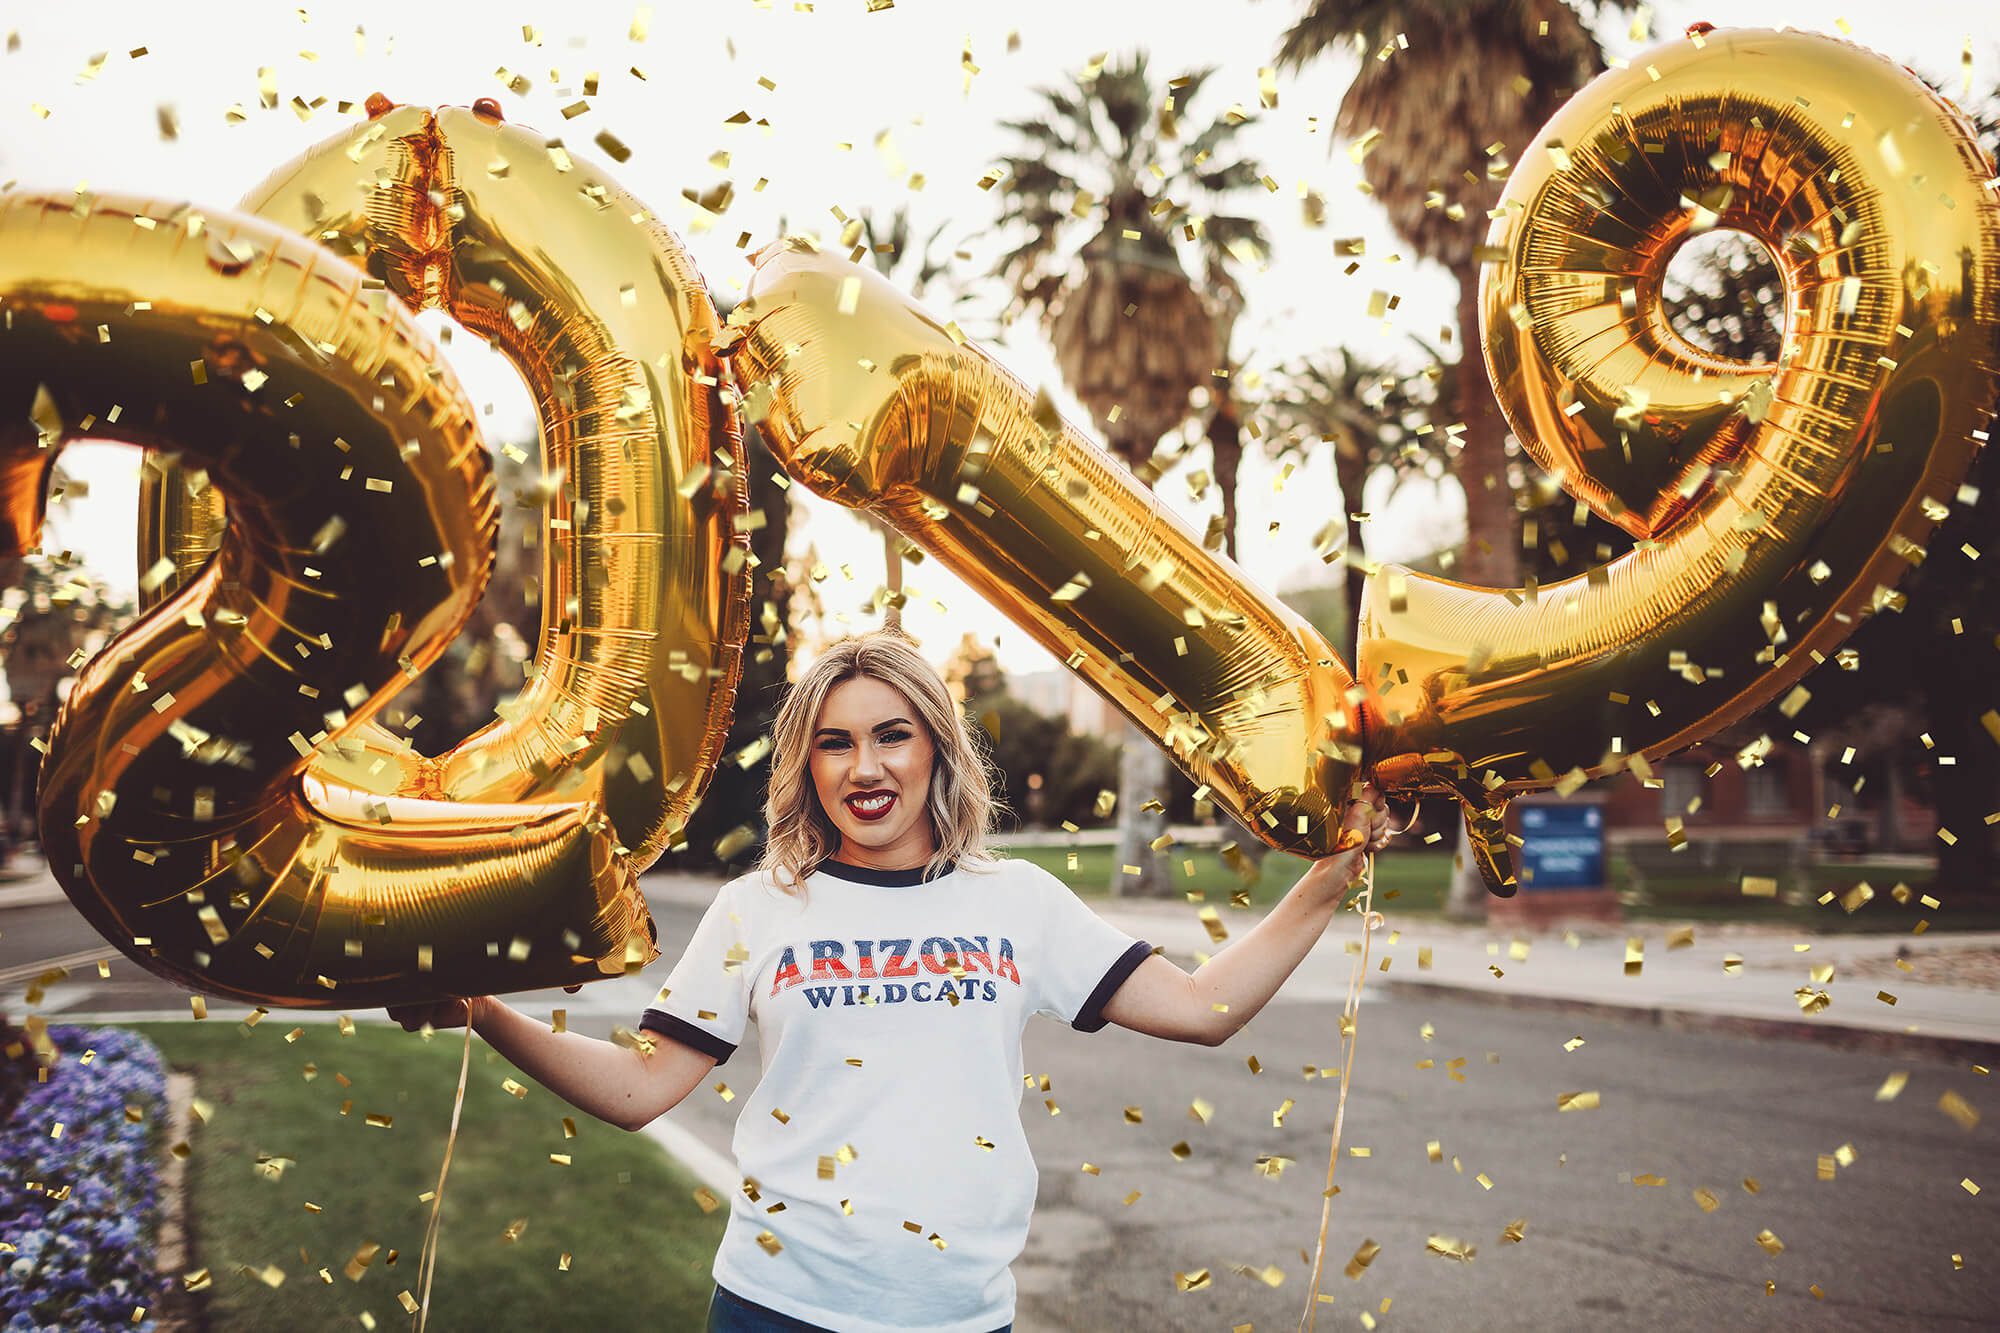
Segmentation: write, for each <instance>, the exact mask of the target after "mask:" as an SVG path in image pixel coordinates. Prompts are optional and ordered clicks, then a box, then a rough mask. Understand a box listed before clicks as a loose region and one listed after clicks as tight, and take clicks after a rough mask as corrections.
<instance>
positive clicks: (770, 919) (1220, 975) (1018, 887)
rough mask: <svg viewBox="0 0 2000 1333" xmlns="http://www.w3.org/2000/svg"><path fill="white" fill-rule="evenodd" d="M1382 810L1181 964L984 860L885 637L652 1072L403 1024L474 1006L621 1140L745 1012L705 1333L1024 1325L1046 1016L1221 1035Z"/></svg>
mask: <svg viewBox="0 0 2000 1333" xmlns="http://www.w3.org/2000/svg"><path fill="white" fill-rule="evenodd" d="M1363 795H1364V797H1365V799H1363V800H1357V801H1354V802H1352V803H1351V804H1350V805H1349V807H1348V809H1347V811H1346V819H1345V823H1346V824H1347V825H1348V826H1349V827H1352V828H1356V829H1359V830H1362V831H1363V833H1364V834H1365V835H1366V842H1365V844H1364V848H1357V849H1356V850H1354V851H1352V852H1348V853H1344V854H1342V855H1339V856H1333V857H1328V858H1325V859H1323V860H1320V861H1316V862H1314V863H1313V865H1312V866H1311V868H1310V869H1308V870H1307V871H1306V873H1305V875H1304V876H1303V877H1302V878H1301V879H1300V880H1299V881H1298V883H1297V884H1295V885H1294V886H1293V887H1292V889H1291V891H1290V892H1289V893H1288V894H1287V895H1286V897H1285V899H1284V901H1283V902H1281V903H1280V904H1279V905H1278V906H1277V907H1276V908H1274V909H1273V910H1272V911H1271V912H1270V913H1269V914H1268V915H1267V916H1266V917H1265V918H1264V920H1263V921H1262V922H1260V923H1259V924H1258V925H1257V926H1256V928H1255V929H1253V930H1251V931H1250V933H1249V934H1247V935H1246V936H1244V937H1243V938H1242V939H1240V940H1238V941H1236V942H1235V943H1233V944H1231V945H1230V946H1229V947H1228V948H1227V949H1225V950H1223V951H1222V952H1221V953H1219V954H1217V955H1216V956H1215V957H1214V958H1212V959H1210V960H1209V961H1208V962H1207V963H1205V964H1203V965H1202V966H1201V967H1200V968H1199V969H1198V970H1196V971H1195V973H1194V974H1193V975H1189V974H1188V973H1187V972H1185V971H1183V970H1182V969H1181V968H1179V967H1178V966H1176V965H1175V964H1174V963H1172V962H1171V961H1169V960H1168V959H1167V958H1165V957H1164V956H1161V955H1159V954H1156V953H1155V952H1154V951H1153V948H1152V946H1151V945H1149V944H1148V943H1147V942H1146V941H1144V940H1138V939H1134V938H1132V937H1131V936H1129V935H1127V934H1126V933H1125V932H1124V931H1122V930H1120V929H1119V928H1118V927H1116V926H1114V925H1112V924H1110V923H1109V922H1107V921H1105V920H1104V919H1103V918H1101V917H1099V916H1097V915H1096V914H1095V913H1094V912H1092V911H1091V910H1090V908H1089V907H1087V906H1086V905H1085V904H1084V903H1083V902H1082V901H1080V900H1079V899H1078V898H1077V897H1076V895H1075V894H1073V893H1072V892H1070V890H1069V889H1068V887H1066V886H1065V885H1064V884H1063V883H1062V882H1061V881H1060V880H1058V879H1056V878H1055V877H1054V876H1053V875H1051V874H1049V873H1048V872H1047V871H1045V870H1042V869H1040V868H1038V867H1036V866H1035V865H1033V864H1031V863H1029V862H1026V861H1017V860H1011V859H999V858H996V857H995V856H993V855H992V854H991V853H990V852H989V851H988V850H987V849H986V846H985V838H986V836H987V829H988V823H989V819H990V816H991V814H992V810H993V804H994V802H993V797H992V795H991V788H990V786H989V782H988V777H987V767H986V762H985V759H984V758H983V756H982V751H981V749H980V748H979V745H978V744H977V743H976V742H975V739H974V730H973V728H972V727H971V726H969V725H968V723H967V720H966V717H965V715H964V713H963V712H962V710H961V709H960V708H959V707H958V706H957V705H956V704H955V703H954V702H953V700H952V698H951V695H950V693H949V692H948V691H947V689H946V688H945V683H944V681H943V680H942V679H941V678H940V677H939V675H938V673H937V671H936V670H935V669H934V668H932V666H931V665H930V663H929V662H927V661H926V660H925V659H924V658H923V657H922V656H921V655H920V654H919V653H918V652H917V651H916V649H915V648H914V647H913V646H912V645H911V644H910V643H909V642H908V641H907V640H905V639H903V638H901V637H900V636H898V635H896V634H894V633H887V632H884V633H874V634H867V635H863V636H860V637H858V638H850V639H845V640H842V641H841V642H838V643H836V644H834V645H833V646H832V647H831V648H829V649H828V650H827V651H826V653H825V654H824V655H823V656H821V657H820V658H818V659H817V660H816V661H815V662H813V664H812V665H811V666H810V667H809V668H807V670H806V671H805V673H804V675H803V677H802V678H801V679H800V680H799V681H798V683H797V684H796V685H795V686H794V687H793V688H792V690H791V692H790V694H789V695H788V696H787V698H786V700H785V702H784V704H783V705H782V706H781V708H780V710H779V713H778V718H777V722H776V725H775V726H774V728H773V732H772V764H771V780H770V788H769V793H768V798H767V801H766V805H765V812H766V819H767V822H768V824H769V830H770V831H769V835H768V838H767V840H766V844H765V848H764V854H763V858H762V860H761V861H760V863H759V864H758V866H757V868H756V869H755V870H754V871H752V872H751V873H749V874H746V875H742V876H740V877H738V878H736V879H733V880H731V881H730V882H728V883H727V884H724V885H723V886H722V888H721V889H720V890H719V891H718V892H717V894H716V897H715V901H714V902H713V903H712V904H711V905H710V906H709V908H708V911H707V914H706V915H705V916H704V917H703V918H702V921H701V924H700V925H699V926H698V927H697V928H696V930H695V932H694V936H693V938H692V939H690V940H689V941H688V945H687V948H686V950H685V951H684V952H683V953H682V955H681V958H680V961H679V962H678V963H677V964H675V966H674V969H673V971H672V973H671V974H670V975H669V976H668V978H667V983H666V985H665V987H664V988H662V990H661V991H660V994H659V998H658V999H657V1001H656V1002H655V1006H654V1007H652V1008H649V1009H647V1010H646V1012H645V1014H644V1016H643V1017H642V1019H641V1020H640V1027H641V1028H642V1029H644V1030H646V1031H647V1032H649V1033H651V1034H652V1035H653V1037H654V1039H655V1046H654V1049H653V1050H652V1051H651V1052H650V1053H642V1052H639V1051H634V1050H631V1049H628V1048H626V1047H623V1046H618V1045H614V1044H612V1043H611V1042H608V1041H600V1040H597V1039H594V1038H590V1037H585V1036H581V1035H579V1034H576V1033H556V1032H551V1031H550V1030H549V1026H548V1024H546V1023H543V1022H540V1021H538V1020H536V1019H532V1018H529V1017H528V1016H527V1015H525V1014H522V1013H520V1012H518V1011H516V1010H514V1009H511V1008H509V1007H508V1006H506V1005H505V1004H502V1003H501V1002H499V1001H498V1000H495V999H492V998H491V997H480V998H476V999H473V1000H470V1001H464V1002H458V1001H454V1002H451V1003H449V1004H445V1005H439V1006H435V1007H424V1008H418V1009H412V1010H401V1009H399V1010H392V1011H391V1015H392V1017H396V1018H398V1019H400V1020H401V1021H402V1022H403V1025H404V1026H405V1027H408V1028H412V1029H414V1028H417V1027H420V1026H421V1025H422V1023H423V1022H424V1021H426V1020H428V1021H430V1022H432V1023H433V1024H434V1025H436V1026H440V1027H443V1026H458V1025H459V1024H462V1023H463V1022H464V1021H465V1016H466V1014H467V1012H468V1011H469V1012H470V1015H471V1020H472V1025H473V1028H474V1030H475V1031H477V1032H478V1033H479V1035H480V1036H482V1037H484V1038H485V1039H486V1040H487V1041H488V1042H489V1043H491V1044H492V1045H493V1046H494V1048H495V1049H497V1050H498V1051H499V1052H500V1053H501V1054H502V1055H505V1056H506V1057H507V1058H508V1059H509V1060H512V1061H513V1062H514V1063H515V1064H516V1065H517V1066H519V1067H520V1068H521V1069H522V1070H524V1071H526V1072H527V1073H528V1074H530V1075H532V1076H534V1077H535V1078H536V1079H538V1080H540V1081H541V1082H542V1083H543V1085H544V1086H546V1087H548V1088H549V1089H550V1090H551V1091H553V1092H555V1093H556V1094H557V1095H559V1096H561V1097H563V1098H564V1099H565V1100H567V1101H569V1102H571V1103H572V1104H573V1105H575V1106H576V1107H577V1108H578V1109H579V1110H582V1111H585V1112H587V1113H588V1114H590V1115H594V1116H597V1117H598V1118H600V1119H602V1120H606V1121H609V1122H610V1123H612V1124H615V1125H620V1126H623V1127H624V1128H626V1129H631V1130H637V1129H640V1128H642V1127H644V1126H645V1125H646V1124H647V1123H648V1122H650V1121H651V1120H652V1119H653V1118H654V1117H656V1116H658V1115H661V1114H663V1113H664V1112H666V1111H668V1110H670V1109H671V1108H673V1107H674V1106H676V1105H678V1104H679V1103H680V1101H681V1099H682V1098H683V1097H686V1096H687V1095H688V1093H689V1092H691V1091H692V1090H693V1089H695V1088H697V1087H700V1086H701V1085H702V1084H703V1083H704V1081H705V1080H706V1079H707V1078H708V1076H709V1071H710V1070H712V1069H713V1068H714V1067H715V1066H716V1065H717V1064H720V1063H722V1062H724V1061H727V1060H728V1059H729V1058H730V1056H731V1055H732V1054H734V1053H735V1051H736V1048H737V1045H738V1043H739V1042H741V1041H742V1039H743V1036H744V1032H745V1028H746V1027H747V1026H748V1025H749V1024H750V1023H752V1022H754V1023H755V1024H756V1025H757V1031H758V1043H759V1049H760V1050H761V1053H762V1058H763V1069H762V1072H761V1075H760V1076H759V1078H758V1082H757V1086H756V1088H755V1089H754V1091H752V1092H750V1093H749V1094H747V1095H745V1096H744V1097H743V1098H742V1101H743V1107H742V1110H741V1113H740V1116H739V1119H738V1120H737V1125H736V1134H735V1141H734V1145H733V1146H734V1150H735V1155H736V1159H737V1165H738V1168H739V1169H740V1170H741V1172H742V1174H743V1177H744V1181H745V1185H744V1188H743V1189H740V1190H738V1191H737V1192H736V1194H735V1195H734V1196H733V1197H732V1199H731V1208H730V1217H729V1225H728V1229H727V1231H726V1233H725V1235H724V1237H723V1241H722V1247H721V1249H720V1250H719V1251H718V1252H717V1254H716V1257H715V1265H714V1269H713V1274H714V1277H715V1281H716V1290H715V1293H714V1295H713V1298H712V1300H711V1304H710V1307H709V1313H708V1330H709V1333H764V1331H766V1330H779V1329H784V1330H814V1329H821V1330H835V1331H836V1333H860V1331H861V1330H876V1329H885V1328H888V1329H925V1330H934V1331H937V1333H993V1331H994V1330H1000V1333H1007V1330H1009V1329H1011V1328H1012V1327H1013V1318H1014V1279H1013V1275H1012V1273H1011V1272H1010V1271H1009V1267H1008V1266H1009V1264H1011V1263H1012V1262H1013V1260H1014V1259H1015V1257H1016V1256H1017V1255H1019V1254H1020V1253H1021V1250H1022V1247H1023V1246H1024V1244H1025V1243H1026V1240H1027V1234H1028V1221H1029V1216H1030V1214H1031V1212H1032V1211H1033V1208H1034V1203H1035V1185H1036V1171H1035V1162H1034V1158H1033V1157H1032V1156H1031V1155H1030V1153H1029V1150H1028V1143H1027V1139H1026V1136H1025V1134H1024V1133H1023V1131H1022V1127H1021V1118H1020V1104H1021V1095H1022V1089H1023V1082H1022V1069H1021V1064H1022V1058H1021V1033H1022V1029H1023V1028H1024V1027H1025V1026H1026V1024H1027V1021H1028V1018H1029V1017H1030V1016H1031V1015H1033V1014H1038V1013H1039V1014H1045V1015H1047V1016H1049V1017H1051V1018H1054V1019H1056V1020H1058V1021H1060V1022H1063V1023H1067V1024H1069V1025H1070V1026H1071V1027H1073V1028H1075V1029H1077V1030H1078V1031H1081V1032H1095V1031H1098V1030H1099V1029H1101V1028H1103V1027H1104V1026H1105V1025H1106V1024H1107V1023H1115V1024H1117V1025H1118V1026H1120V1027H1124V1028H1129V1029H1131V1030H1132V1031H1134V1032H1143V1033H1146V1034H1148V1035H1149V1036H1154V1037H1160V1038H1164V1039H1166V1040H1169V1041H1185V1042H1194V1043H1197V1044H1199V1045H1203V1046H1217V1045H1220V1044H1221V1043H1222V1042H1224V1041H1226V1040H1227V1039H1228V1038H1229V1036H1230V1035H1231V1034H1232V1033H1234V1032H1235V1031H1236V1030H1237V1029H1239V1028H1241V1027H1242V1026H1243V1025H1244V1024H1245V1023H1246V1022H1248V1021H1249V1020H1250V1019H1251V1018H1252V1017H1254V1016H1255V1015H1256V1013H1257V1012H1258V1010H1260V1009H1262V1008H1263V1007H1264V1004H1265V1002H1266V1001H1268V1000H1269V999H1270V998H1271V996H1272V995H1273V994H1275V993H1276V992H1277V990H1278V987H1279V986H1280V985H1282V984H1283V983H1284V981H1285V979H1286V978H1287V977H1289V976H1290V975H1291V973H1292V971H1293V969H1294V968H1296V967H1297V966H1298V965H1299V962H1300V960H1301V959H1303V958H1304V957H1305V955H1306V952H1307V950H1309V949H1310V948H1311V947H1312V945H1313V942H1314V941H1315V940H1317V939H1318V938H1319V936H1320V933H1321V931H1323V930H1324V929H1325V928H1326V926H1327V923H1328V922H1330V921H1331V920H1332V919H1333V915H1334V911H1335V908H1336V906H1337V905H1338V903H1339V901H1340V899H1341V896H1342V894H1343V892H1344V891H1345V889H1346V887H1347V885H1348V883H1349V882H1350V881H1351V880H1352V879H1353V878H1354V876H1355V874H1356V873H1357V871H1358V869H1359V866H1360V861H1361V857H1362V854H1363V850H1364V849H1365V850H1371V851H1372V850H1375V849H1377V848H1380V847H1381V846H1383V845H1384V844H1385V843H1386V841H1387V838H1388V831H1387V817H1386V813H1385V811H1384V810H1383V808H1382V805H1381V801H1380V799H1379V797H1378V796H1377V795H1376V794H1375V793H1374V791H1373V789H1372V788H1364V790H1363ZM829 1168H830V1169H829ZM780 1202H782V1203H783V1204H784V1209H783V1211H780V1212H773V1211H771V1208H772V1205H773V1204H774V1203H780ZM909 1221H916V1222H917V1223H918V1224H919V1226H920V1228H921V1234H912V1233H911V1232H910V1230H908V1229H907V1228H906V1226H905V1223H906V1222H909ZM932 1236H936V1237H939V1238H941V1239H942V1240H943V1241H944V1242H945V1243H944V1245H943V1246H935V1245H933V1244H931V1243H927V1242H928V1239H929V1237H932Z"/></svg>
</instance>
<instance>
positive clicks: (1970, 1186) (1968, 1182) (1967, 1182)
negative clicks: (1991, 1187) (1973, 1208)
mask: <svg viewBox="0 0 2000 1333" xmlns="http://www.w3.org/2000/svg"><path fill="white" fill-rule="evenodd" d="M1958 1187H1959V1188H1960V1189H1962V1190H1964V1191H1965V1192H1966V1193H1967V1194H1970V1195H1973V1196H1974V1197H1977V1196H1978V1194H1979V1186H1978V1185H1976V1184H1974V1183H1973V1180H1972V1177H1971V1176H1967V1177H1966V1178H1965V1179H1963V1180H1961V1181H1959V1182H1958Z"/></svg>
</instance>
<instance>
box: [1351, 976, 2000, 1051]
mask: <svg viewBox="0 0 2000 1333" xmlns="http://www.w3.org/2000/svg"><path fill="white" fill-rule="evenodd" d="M1388 985H1389V991H1390V993H1391V994H1395V995H1406V996H1410V997H1412V998H1418V999H1469V1000H1471V1001H1473V1002H1474V1003H1476V1004H1498V1005H1505V1006H1507V1007H1509V1008H1513V1009H1541V1010H1547V1011H1551V1012H1559V1013H1571V1014H1583V1015H1587V1016H1589V1017H1591V1018H1604V1019H1611V1020H1613V1021H1622V1022H1626V1023H1638V1024H1642V1025H1644V1026H1647V1027H1659V1028H1666V1029H1669V1030H1671V1031H1677V1032H1720V1033H1725V1034H1727V1035H1730V1036H1736V1037H1766V1038H1771V1039H1774V1040H1779V1041H1804V1042H1812V1043H1815V1044H1818V1045H1823V1046H1830V1047H1833V1048H1835V1049H1837V1050H1848V1051H1873V1052H1877V1053H1879V1054H1883V1055H1921V1056H1928V1057H1930V1058H1933V1059H1937V1060H1946V1061H1953V1062H1970V1063H1976V1064H1983V1065H1986V1066H1988V1067H1989V1068H1990V1067H1991V1066H1992V1065H1993V1064H1995V1063H1996V1062H2000V1040H1994V1039H1990V1038H1983V1037H1947V1036H1941V1035H1938V1034H1935V1033H1927V1032H1893V1031H1890V1030H1889V1029H1887V1028H1863V1027H1854V1026H1852V1025H1850V1024H1845V1023H1800V1022H1795V1021H1793V1020H1790V1019H1783V1018H1757V1017H1753V1016H1750V1015H1747V1014H1722V1013H1714V1012H1711V1011H1709V1010H1705V1009H1674V1008H1668V1007H1646V1006H1641V1005H1630V1004H1608V1003H1605V1002H1604V1001H1601V1000H1582V999H1571V998H1569V997H1568V996H1562V995H1534V994H1526V993H1522V992H1519V991H1484V990H1476V989H1473V988H1472V987H1469V986H1453V985H1450V984H1449V983H1445V982H1435V981H1391V982H1389V983H1388Z"/></svg>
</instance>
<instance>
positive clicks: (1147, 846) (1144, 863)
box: [1111, 722, 1261, 898]
mask: <svg viewBox="0 0 2000 1333" xmlns="http://www.w3.org/2000/svg"><path fill="white" fill-rule="evenodd" d="M1169 767H1170V766H1169V764H1168V761H1167V752H1166V751H1165V750H1162V749H1161V748H1160V746H1159V742H1157V741H1155V740H1154V739H1153V738H1152V737H1151V736H1148V735H1147V734H1146V733H1145V732H1143V731H1141V730H1139V728H1138V727H1136V726H1134V725H1133V724H1132V723H1130V722H1127V723H1126V724H1125V742H1124V746H1123V748H1122V751H1121V753H1120V754H1119V757H1118V854H1117V855H1116V856H1114V857H1112V858H1111V860H1112V865H1111V892H1112V894H1113V895H1114V896H1117V897H1125V898H1165V897H1167V896H1169V895H1170V894H1172V893H1173V891H1174V889H1173V879H1172V876H1171V875H1170V874H1169V873H1168V870H1167V861H1166V857H1165V856H1163V855H1162V854H1161V853H1159V852H1156V851H1154V850H1153V848H1152V844H1153V842H1154V840H1155V839H1157V838H1158V837H1159V836H1160V835H1161V834H1162V833H1165V832H1166V831H1167V813H1166V811H1165V809H1157V810H1148V809H1146V808H1145V807H1146V805H1147V804H1148V803H1149V802H1157V803H1160V804H1162V805H1164V797H1165V794H1166V790H1167V777H1168V772H1169ZM1260 845H1261V844H1260ZM1126 866H1137V867H1138V869H1139V873H1138V874H1137V875H1128V874H1126V873H1125V867H1126Z"/></svg>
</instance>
